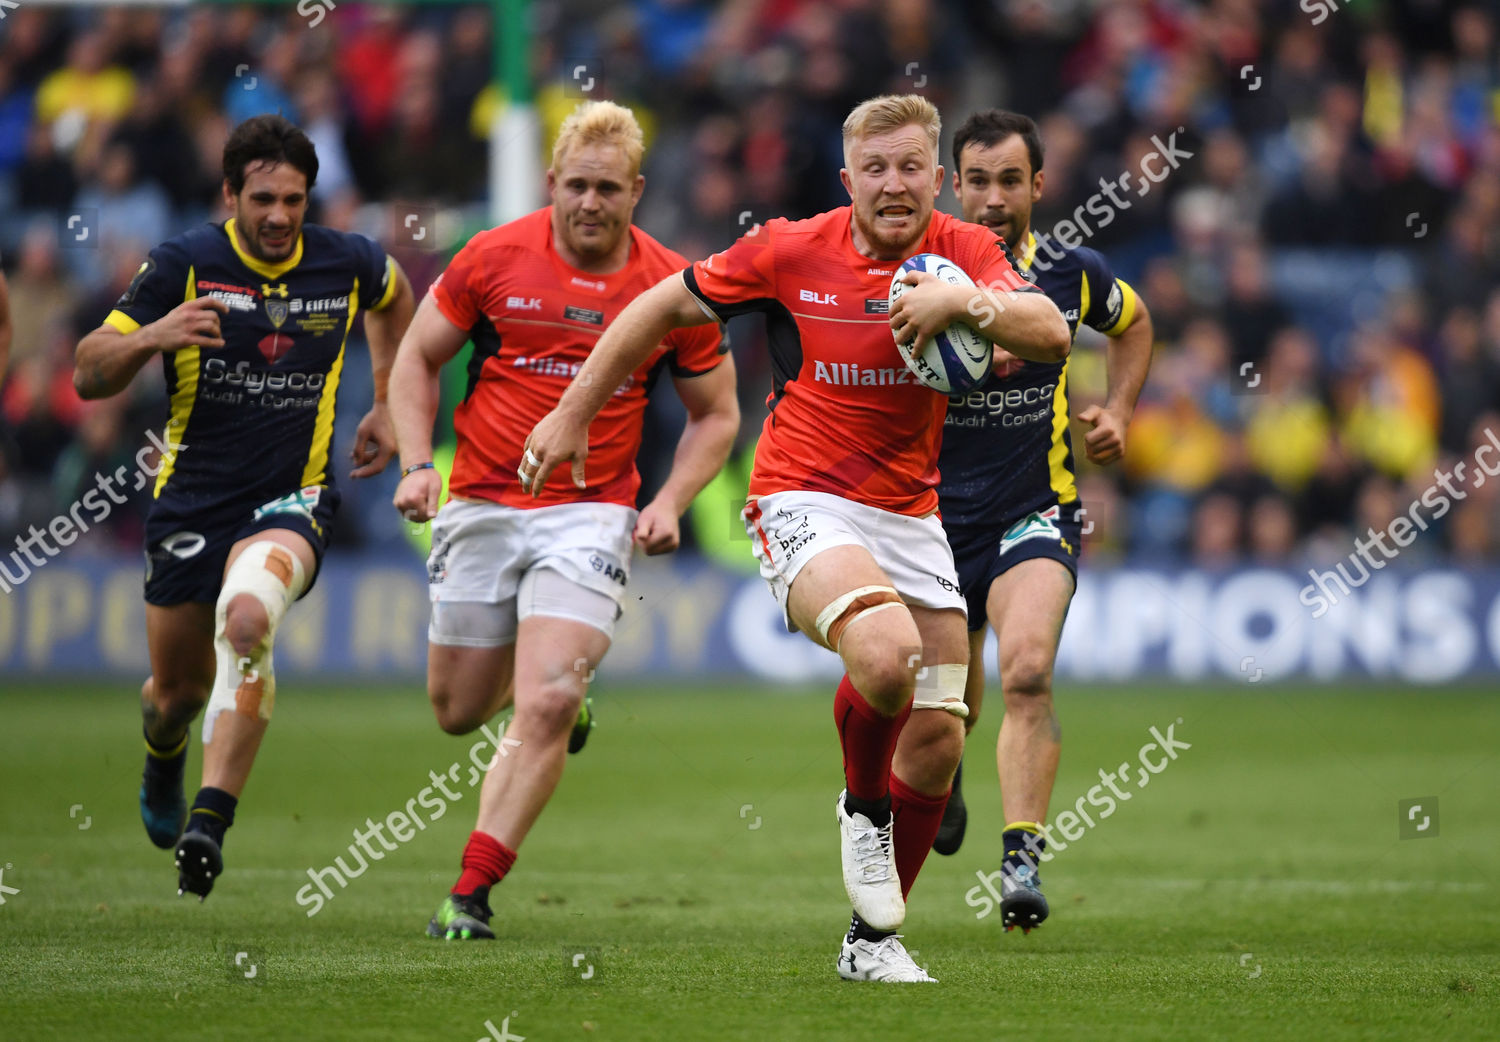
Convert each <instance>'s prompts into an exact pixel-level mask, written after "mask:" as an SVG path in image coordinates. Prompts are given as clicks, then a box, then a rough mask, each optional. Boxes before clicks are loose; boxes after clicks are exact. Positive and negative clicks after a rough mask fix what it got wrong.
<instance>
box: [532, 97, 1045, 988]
mask: <svg viewBox="0 0 1500 1042" xmlns="http://www.w3.org/2000/svg"><path fill="white" fill-rule="evenodd" d="M939 130H940V121H939V118H938V113H937V110H936V109H935V108H933V106H932V104H931V103H930V102H928V101H927V100H926V99H925V98H922V97H920V96H917V95H905V96H889V95H888V96H882V97H878V98H872V99H870V100H869V101H866V102H864V103H862V104H860V105H859V106H857V107H856V108H855V109H854V110H853V111H852V112H851V113H850V114H849V116H848V118H847V119H846V120H845V121H844V128H843V138H844V162H845V169H844V170H843V171H842V172H841V179H842V180H843V183H844V187H845V189H846V190H847V191H848V192H849V196H850V199H851V201H852V205H851V206H845V207H840V208H838V209H836V210H831V211H829V212H827V213H824V214H820V215H818V216H816V217H813V218H810V219H808V220H805V221H795V222H792V221H786V220H773V221H770V222H768V223H767V224H766V225H764V226H763V227H760V228H758V229H755V230H754V231H752V232H751V234H749V235H747V236H745V237H743V238H742V239H740V240H739V241H738V242H737V243H735V244H734V245H733V246H731V247H730V248H729V249H727V250H725V251H723V252H722V253H717V254H714V255H713V256H712V257H710V258H708V259H707V260H705V261H702V262H700V263H698V264H694V265H693V266H691V267H689V268H688V269H687V270H686V271H684V272H682V273H681V274H677V275H673V276H671V277H670V278H667V279H665V280H663V281H662V282H661V283H660V284H659V285H657V286H656V287H654V288H653V289H651V290H650V291H649V292H647V293H644V294H642V295H641V296H640V298H638V299H637V300H636V301H635V303H633V304H632V305H631V306H630V307H628V308H626V309H625V311H624V313H622V314H621V315H620V317H619V318H618V319H616V321H615V322H614V324H613V325H611V326H610V328H609V330H608V332H606V333H605V335H604V336H603V337H602V338H601V339H600V341H599V345H598V346H597V347H596V348H595V350H594V353H593V355H591V356H590V358H589V361H588V364H587V365H585V366H584V367H583V369H582V371H581V372H580V373H579V375H578V377H577V378H576V379H575V380H574V381H573V384H572V385H571V386H570V387H569V388H568V390H567V392H566V393H565V394H564V395H563V396H562V399H561V401H559V403H558V405H557V408H556V409H555V410H554V411H553V412H552V413H551V414H550V415H549V416H547V417H546V419H544V420H543V421H542V422H541V423H540V424H538V425H537V427H536V429H535V430H533V431H532V433H531V437H530V439H528V442H527V453H528V455H527V456H526V457H525V458H524V461H523V464H522V469H521V478H522V481H523V483H525V484H528V485H529V486H530V487H531V488H532V490H533V492H535V493H537V494H542V493H543V491H544V490H545V489H547V488H549V487H550V486H548V485H547V481H548V478H549V477H550V476H551V474H552V472H553V470H554V469H555V468H557V467H559V466H562V465H564V464H567V463H569V462H570V461H571V466H572V474H573V479H574V482H575V484H581V483H582V481H583V479H584V476H585V475H586V473H587V467H588V466H590V465H591V464H592V457H591V455H590V453H591V447H592V444H593V442H594V439H593V438H592V437H590V429H589V424H590V422H591V421H594V418H595V416H596V415H598V414H599V412H600V410H601V408H604V407H605V406H606V404H607V402H608V394H609V388H610V387H613V386H614V385H615V384H616V383H617V382H618V381H619V380H621V379H623V378H624V376H625V375H626V374H627V373H629V372H631V371H632V370H633V369H634V368H635V367H636V366H638V365H640V363H641V361H642V360H643V359H645V358H647V357H649V355H650V353H651V352H652V351H653V350H654V345H655V344H656V343H657V342H659V341H660V340H661V338H662V337H664V336H666V335H668V334H669V333H670V331H672V330H675V329H679V328H682V327H689V326H695V325H700V324H702V323H705V322H710V321H724V320H727V319H729V318H731V317H733V316H735V315H739V314H744V313H747V312H751V311H759V312H762V313H764V314H765V315H766V326H767V334H768V338H769V341H770V345H771V352H772V368H773V372H774V386H773V388H772V391H771V394H770V398H769V401H768V404H769V406H770V409H771V414H770V416H769V417H768V418H767V420H766V424H765V428H764V430H763V432H762V434H761V438H760V442H759V444H758V446H757V448H756V456H755V468H754V471H753V474H752V476H751V480H750V501H749V503H748V504H747V506H746V508H745V512H744V518H745V524H746V527H747V529H748V530H749V532H750V535H751V540H752V544H753V546H754V551H755V555H756V557H757V559H758V560H759V562H760V566H761V574H762V576H763V577H764V578H765V579H766V581H767V583H768V584H769V585H770V587H771V590H772V592H773V593H774V594H775V596H776V598H777V600H778V602H779V603H780V605H781V607H782V610H783V612H784V614H785V617H786V621H787V624H788V626H789V627H790V628H792V629H794V630H800V631H801V632H803V633H805V634H806V635H807V636H808V637H809V638H810V639H811V640H813V641H815V642H817V643H818V644H819V645H821V646H823V647H827V648H829V649H831V650H833V651H835V652H837V653H838V655H839V656H840V658H841V659H842V660H843V664H844V667H845V668H846V669H847V671H848V672H847V675H846V676H845V677H844V679H843V681H842V682H841V683H840V684H839V688H838V692H837V695H836V696H835V699H834V718H835V720H836V722H837V724H838V728H839V739H840V742H841V744H842V747H843V754H844V777H845V781H846V784H847V789H846V791H845V792H844V793H843V794H841V795H840V797H839V800H838V804H837V817H838V821H839V826H840V834H841V847H842V850H841V853H842V859H843V869H844V885H845V890H846V891H847V893H848V895H849V899H850V902H851V903H852V904H853V906H854V913H855V914H854V917H853V920H852V922H851V924H850V929H849V933H848V934H847V935H846V937H845V940H844V944H843V947H842V949H841V951H840V955H839V959H838V971H839V973H840V974H841V975H842V976H844V977H845V978H847V979H850V980H891V981H930V980H931V979H932V978H931V977H929V976H928V975H927V974H926V973H925V972H924V971H923V970H922V969H921V968H920V967H918V966H917V965H916V964H915V963H914V962H913V961H912V959H911V956H910V955H909V954H908V953H907V952H906V949H905V948H904V947H902V945H901V942H900V940H899V939H898V936H897V934H896V932H895V931H896V930H897V929H898V928H899V927H900V926H901V923H902V921H903V920H904V918H905V913H906V895H907V893H908V892H909V891H910V889H911V885H912V883H913V881H914V880H915V878H916V875H917V872H918V871H919V870H920V868H921V866H922V862H923V861H924V860H925V858H926V855H927V851H928V849H929V848H930V847H931V846H932V839H933V836H934V835H936V832H937V828H938V823H939V821H940V819H941V817H942V813H943V806H944V804H945V803H946V801H947V797H948V790H949V785H950V782H951V780H952V777H953V771H954V768H955V766H956V765H957V763H958V760H959V756H960V755H961V754H962V751H963V721H962V718H963V715H964V713H965V712H966V710H965V708H964V705H963V689H964V676H965V672H966V663H967V660H968V648H967V640H966V638H965V625H964V619H965V616H964V601H963V598H962V597H960V596H959V593H958V583H957V579H956V575H955V572H954V567H953V556H952V553H951V551H950V550H949V549H948V544H947V542H946V540H945V538H944V535H943V528H942V524H941V523H940V521H939V519H938V517H937V516H936V511H937V491H936V485H937V480H938V472H937V457H938V443H939V439H940V437H941V435H942V428H943V417H944V413H945V411H946V409H947V404H948V403H947V399H946V398H945V397H943V396H942V395H941V394H938V393H936V392H934V391H932V390H930V389H929V388H927V387H925V386H923V385H921V384H919V383H917V382H916V380H915V379H914V378H913V377H912V375H911V373H910V371H909V370H908V369H907V368H906V366H905V365H904V364H903V363H902V361H901V356H900V354H899V352H898V351H897V350H896V345H895V342H894V341H893V339H892V335H891V334H892V330H894V331H895V334H896V336H897V337H900V338H901V339H902V341H903V342H905V341H909V340H913V339H916V340H921V339H923V338H927V337H930V336H932V335H933V334H935V333H937V332H938V331H940V330H942V329H944V328H946V327H947V326H948V325H950V324H951V323H953V322H955V321H961V322H965V323H968V324H970V325H972V326H973V327H974V328H975V329H977V330H978V331H979V333H980V334H981V335H982V336H985V337H986V338H988V339H990V340H992V341H994V342H995V343H997V344H999V345H1001V346H1002V347H1004V348H1005V349H1006V350H1008V351H1010V352H1011V353H1012V354H1014V355H1016V356H1018V357H1021V358H1030V359H1037V360H1040V361H1055V360H1058V359H1061V358H1063V357H1064V356H1066V354H1067V352H1068V347H1069V337H1068V327H1067V324H1066V322H1064V320H1063V317H1062V315H1061V314H1060V313H1059V312H1058V310H1057V308H1056V306H1054V305H1053V304H1052V302H1051V301H1049V300H1048V299H1047V298H1046V296H1045V295H1043V294H1041V293H1039V292H1035V291H1033V290H1032V289H1031V288H1030V287H1029V286H1028V284H1027V283H1026V282H1025V280H1024V279H1022V278H1021V276H1020V275H1019V274H1017V272H1016V270H1015V268H1014V267H1013V266H1012V265H1011V263H1010V261H1009V259H1008V258H1007V255H1006V251H1005V249H1004V246H1003V244H1002V243H1001V242H1000V241H999V240H998V238H997V236H996V235H995V234H994V233H993V232H991V231H990V230H989V229H986V228H983V227H980V226H978V225H973V224H965V223H963V222H961V221H958V220H956V219H954V218H952V217H949V216H948V215H946V214H942V213H935V212H934V210H933V204H934V201H935V199H936V196H937V193H938V190H939V188H940V187H941V186H942V182H943V168H942V167H941V166H940V165H938V161H937V155H938V135H939ZM924 252H925V253H936V254H941V255H942V256H944V257H947V258H949V259H950V260H952V261H954V262H955V263H956V264H958V266H959V267H961V268H963V269H964V270H965V271H967V272H968V273H969V275H970V276H972V277H973V279H974V281H975V282H976V283H977V284H978V287H977V288H976V287H958V286H953V285H950V284H948V283H945V282H942V281H940V280H938V279H936V278H934V277H932V276H930V275H925V274H918V273H913V274H910V275H908V276H906V281H907V282H909V283H911V284H912V287H913V288H912V289H910V290H909V291H908V292H906V293H905V294H904V295H903V296H902V297H901V299H900V300H899V301H898V302H897V303H896V305H895V306H894V307H891V308H890V309H889V313H887V306H886V302H887V300H888V292H889V286H890V281H891V277H892V275H893V274H894V272H895V269H896V266H897V265H899V264H900V262H901V261H902V260H904V259H905V258H907V257H910V256H913V255H915V254H918V253H924ZM914 710H918V711H914ZM934 710H935V711H934Z"/></svg>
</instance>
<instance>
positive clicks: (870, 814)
mask: <svg viewBox="0 0 1500 1042" xmlns="http://www.w3.org/2000/svg"><path fill="white" fill-rule="evenodd" d="M844 810H845V811H847V812H848V813H850V814H863V815H864V816H865V817H867V818H869V819H870V824H871V825H874V826H876V827H877V828H883V827H884V826H885V824H886V823H887V822H889V821H890V820H891V794H890V793H886V794H885V796H883V797H882V798H880V799H879V800H862V799H860V798H859V797H858V796H855V795H854V794H853V793H848V792H846V793H844Z"/></svg>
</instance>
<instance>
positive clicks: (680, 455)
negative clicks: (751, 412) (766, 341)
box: [635, 355, 740, 556]
mask: <svg viewBox="0 0 1500 1042" xmlns="http://www.w3.org/2000/svg"><path fill="white" fill-rule="evenodd" d="M673 383H674V385H675V386H676V388H677V396H678V397H679V398H681V399H682V404H683V406H684V407H686V409H687V424H686V426H684V427H683V428H682V437H680V438H678V439H677V453H676V455H675V456H673V457H672V471H671V473H669V474H668V475H667V480H666V482H665V483H664V484H663V485H662V487H661V491H659V492H658V493H657V494H656V495H655V497H653V498H652V500H651V502H650V503H647V504H646V506H645V507H644V508H643V509H642V510H641V516H640V517H639V518H637V519H636V525H635V542H636V545H637V546H639V547H640V548H641V549H642V550H644V551H645V552H646V554H647V555H648V556H649V555H654V554H665V553H670V552H671V551H673V550H676V549H677V544H678V543H679V542H680V540H681V532H680V529H679V528H678V521H679V519H680V518H681V517H682V515H683V514H685V513H687V508H688V507H689V506H690V505H692V502H693V499H694V497H695V496H697V495H698V493H699V492H702V491H703V486H704V485H707V484H708V483H709V482H710V481H712V480H713V479H714V475H715V474H717V473H718V472H719V471H720V470H723V469H724V461H725V460H727V459H728V458H729V450H730V449H731V448H733V447H734V437H735V435H736V434H738V433H739V430H740V404H739V401H738V399H736V398H735V377H734V357H733V356H732V355H726V356H725V357H724V361H722V362H720V363H719V364H718V365H717V366H715V367H714V368H712V369H710V370H709V371H708V372H706V373H700V374H699V375H697V376H680V377H677V378H676V379H675V380H674V381H673Z"/></svg>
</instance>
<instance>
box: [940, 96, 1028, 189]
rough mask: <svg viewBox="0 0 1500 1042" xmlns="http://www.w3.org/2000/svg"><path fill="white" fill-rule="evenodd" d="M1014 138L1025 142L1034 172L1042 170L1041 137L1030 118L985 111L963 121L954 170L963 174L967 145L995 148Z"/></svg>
mask: <svg viewBox="0 0 1500 1042" xmlns="http://www.w3.org/2000/svg"><path fill="white" fill-rule="evenodd" d="M1012 134H1020V135H1021V140H1022V141H1024V142H1026V151H1027V153H1028V154H1029V155H1030V156H1031V172H1032V173H1033V174H1035V173H1036V172H1037V171H1039V170H1041V168H1042V135H1041V134H1040V133H1039V132H1038V131H1037V129H1036V123H1035V122H1034V121H1033V120H1032V118H1031V117H1030V116H1023V115H1021V114H1020V113H1019V112H1006V111H1005V110H1004V109H985V110H984V111H983V112H976V113H974V114H973V115H972V116H970V117H969V118H968V119H966V120H964V122H963V126H961V127H959V128H958V130H957V131H955V132H954V134H953V169H954V170H955V171H956V172H958V173H962V172H963V170H962V163H961V161H960V160H961V158H962V156H963V151H964V146H965V145H970V144H974V145H978V146H979V147H980V148H993V147H994V146H995V145H998V144H999V143H1000V142H1002V141H1004V140H1005V139H1006V138H1008V137H1010V136H1011V135H1012Z"/></svg>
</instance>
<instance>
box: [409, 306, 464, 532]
mask: <svg viewBox="0 0 1500 1042" xmlns="http://www.w3.org/2000/svg"><path fill="white" fill-rule="evenodd" d="M468 339H469V334H468V332H467V331H466V330H463V329H460V328H458V327H457V326H455V325H454V324H453V323H452V322H449V321H448V319H447V317H445V316H444V315H443V312H442V311H441V310H440V309H439V308H438V305H437V301H436V300H434V299H433V297H432V294H431V293H429V294H427V296H425V297H423V298H422V303H421V305H420V306H418V308H417V313H416V317H414V318H413V319H412V320H411V324H410V325H409V326H407V328H406V335H405V336H403V337H402V338H401V344H400V346H399V347H398V348H397V349H396V359H395V361H394V362H393V363H392V364H391V396H390V414H391V426H392V427H393V428H394V430H395V434H396V447H397V451H398V452H399V453H400V456H401V470H402V472H403V477H402V478H401V484H399V485H397V486H396V496H395V499H394V500H393V502H394V503H395V505H396V509H397V510H399V511H401V514H402V516H403V517H405V518H406V519H407V520H408V521H428V520H431V519H432V518H433V517H434V516H436V514H437V510H438V499H439V498H440V497H441V496H442V493H443V479H442V476H441V475H439V474H438V472H437V471H436V470H434V469H433V468H431V467H424V468H422V469H420V470H413V471H411V472H410V473H406V471H407V470H408V469H409V468H411V467H414V466H418V465H421V464H426V463H431V462H432V422H433V420H435V419H437V411H438V401H439V395H440V389H439V387H438V374H439V373H440V372H441V371H442V368H443V366H444V365H445V364H447V362H448V361H450V360H451V359H452V358H453V356H454V355H456V354H458V352H459V350H460V349H461V348H462V347H463V346H464V343H465V342H466V341H467V340H468Z"/></svg>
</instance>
